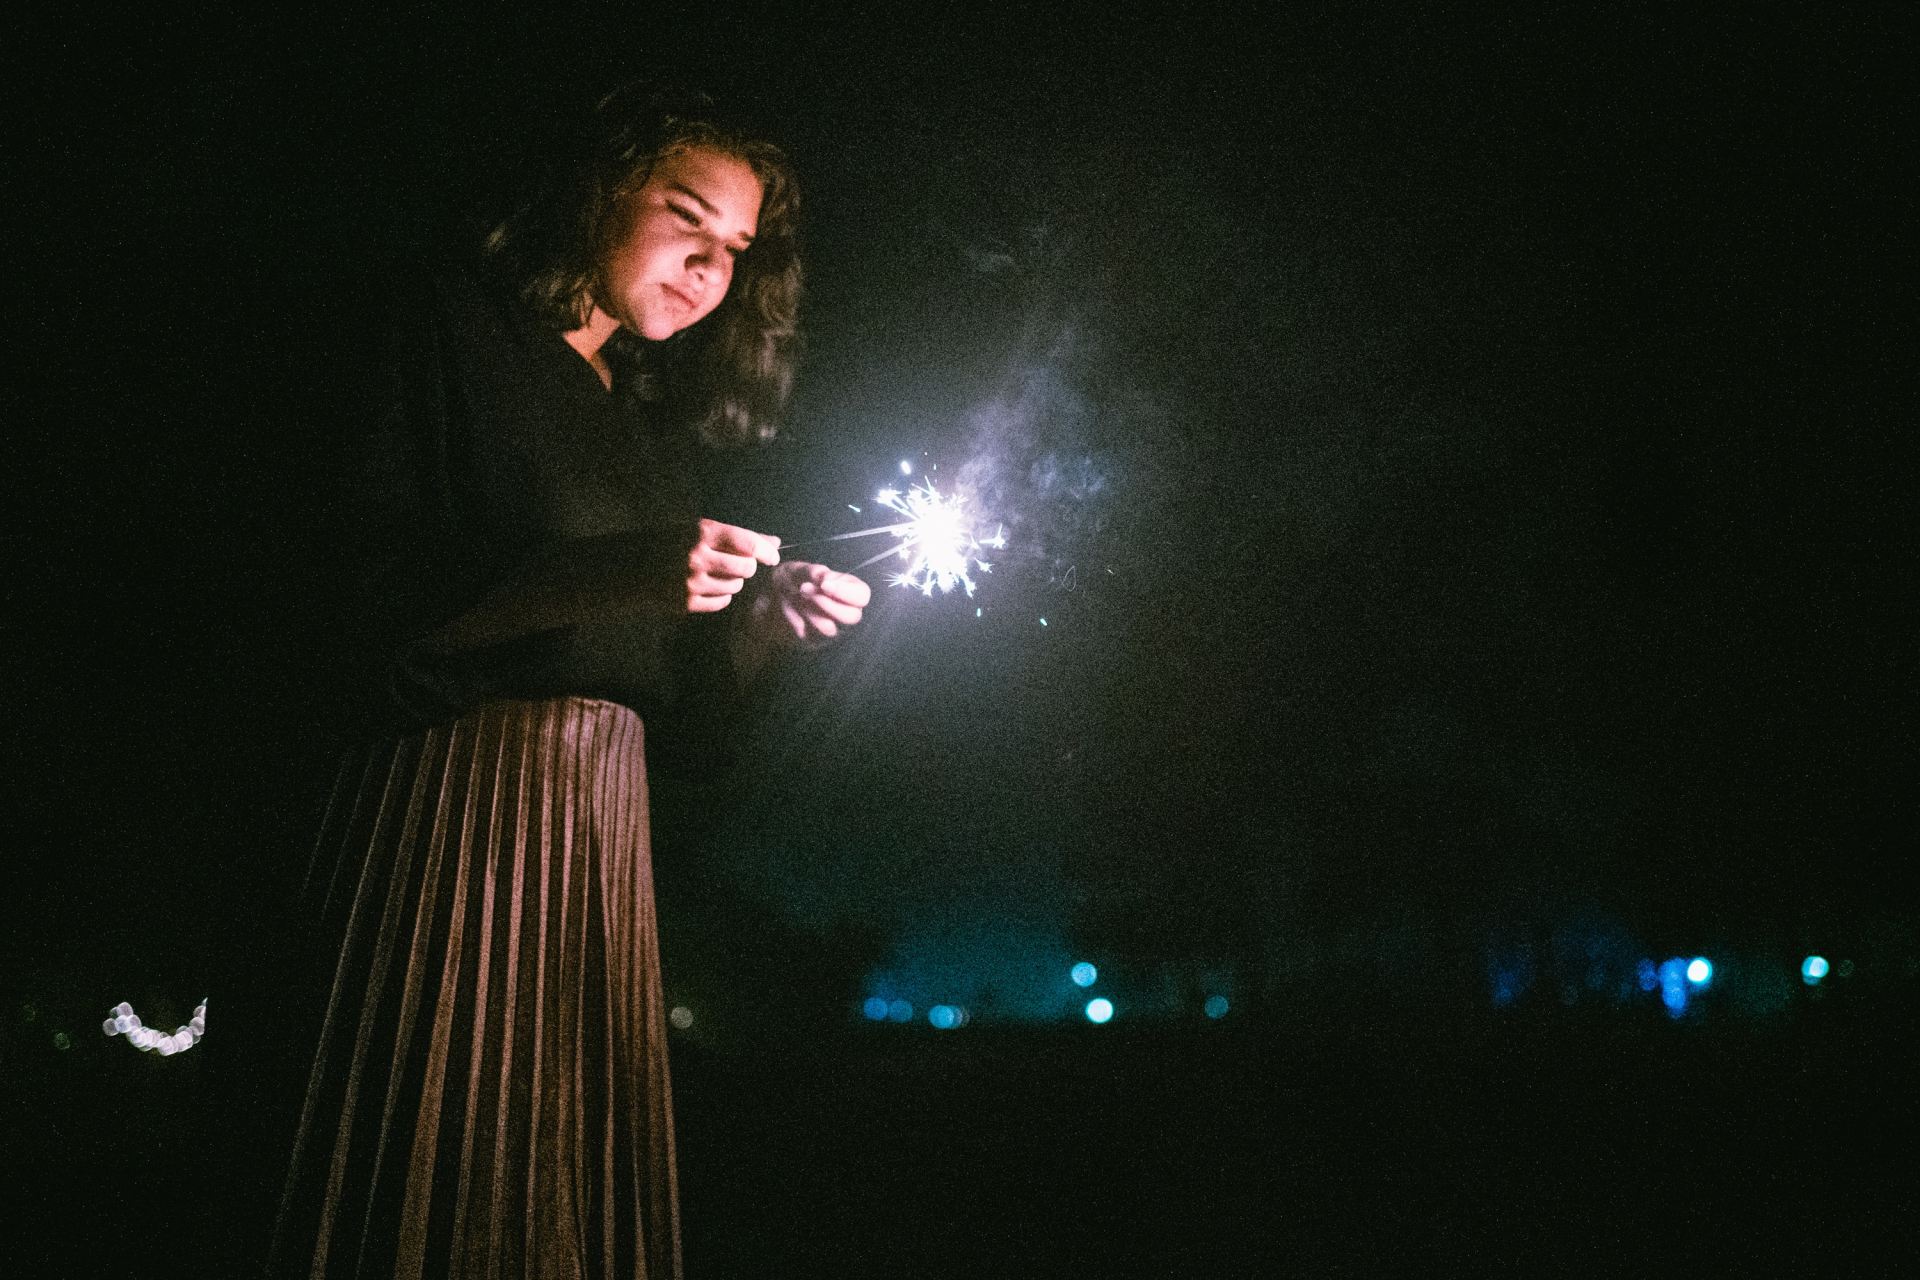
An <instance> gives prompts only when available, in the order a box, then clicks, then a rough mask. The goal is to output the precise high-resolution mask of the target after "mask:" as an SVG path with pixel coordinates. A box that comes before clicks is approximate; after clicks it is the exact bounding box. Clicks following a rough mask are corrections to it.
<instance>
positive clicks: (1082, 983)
mask: <svg viewBox="0 0 1920 1280" xmlns="http://www.w3.org/2000/svg"><path fill="white" fill-rule="evenodd" d="M1067 976H1068V977H1070V978H1072V979H1073V985H1074V986H1076V987H1090V986H1092V985H1093V984H1094V983H1096V982H1098V981H1099V980H1100V971H1099V970H1098V969H1096V968H1094V967H1093V966H1092V965H1090V964H1088V963H1087V962H1086V961H1085V960H1082V961H1081V962H1080V963H1079V964H1076V965H1075V966H1073V968H1072V969H1071V970H1069V971H1068V974H1067Z"/></svg>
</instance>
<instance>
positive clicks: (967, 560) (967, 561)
mask: <svg viewBox="0 0 1920 1280" xmlns="http://www.w3.org/2000/svg"><path fill="white" fill-rule="evenodd" d="M874 500H875V501H876V502H878V503H880V504H881V505H882V506H884V507H886V508H887V509H888V510H890V511H897V512H899V513H900V514H901V515H902V516H904V517H906V518H905V519H903V520H895V521H893V522H892V523H890V524H877V525H874V526H873V527H872V528H871V529H855V530H854V531H853V532H852V533H836V534H834V535H832V536H831V537H826V538H814V539H809V540H808V541H807V542H796V543H785V544H782V547H781V550H783V551H785V550H788V549H790V548H792V547H797V546H805V545H808V542H847V541H849V540H851V539H854V538H873V537H878V536H879V535H880V534H883V533H890V534H892V535H893V536H894V545H893V546H891V547H888V548H887V549H886V550H885V551H882V552H880V553H879V554H878V555H874V556H869V557H868V558H867V559H865V560H862V561H861V562H860V563H859V564H857V565H855V566H853V568H854V571H855V572H858V571H859V570H861V569H864V568H866V567H867V566H868V565H873V564H878V563H879V562H880V561H882V560H885V559H887V558H888V557H890V556H898V557H900V558H901V559H903V560H906V561H908V565H907V568H906V569H905V570H904V571H902V572H899V573H893V574H889V575H888V577H887V581H888V582H889V583H891V584H892V585H894V586H896V587H912V588H914V589H915V590H917V591H919V592H920V593H921V594H922V595H928V596H930V595H932V594H933V593H934V591H935V590H936V589H938V590H940V591H943V592H944V591H951V590H953V589H954V588H955V587H965V588H966V591H967V594H968V595H969V596H971V595H972V594H973V591H974V587H975V586H976V585H977V584H976V583H975V582H974V580H973V575H974V574H975V573H992V572H993V564H992V562H991V561H988V560H986V559H984V558H982V556H981V555H980V553H981V552H982V551H985V550H988V549H991V550H995V551H998V550H1001V549H1003V548H1004V547H1005V546H1006V545H1007V531H1006V528H1005V526H1001V527H999V528H997V529H996V530H995V531H994V534H993V536H992V537H991V538H981V537H979V536H978V535H977V534H975V533H974V531H973V529H972V527H971V526H970V525H969V524H968V523H967V520H966V517H965V515H964V514H963V512H962V507H963V506H964V505H965V503H966V499H964V498H962V497H960V496H958V495H955V496H952V497H949V496H947V495H946V494H943V493H941V492H940V491H939V490H938V489H936V488H935V487H934V484H933V481H931V480H922V481H921V482H920V483H919V484H916V485H914V486H913V487H911V488H910V489H908V490H907V491H906V492H905V493H902V492H900V491H899V490H898V489H882V490H881V491H880V492H879V494H878V495H876V497H875V499H874ZM848 506H849V507H852V509H853V510H855V511H858V510H859V509H860V508H858V507H853V506H852V504H851V503H849V504H848Z"/></svg>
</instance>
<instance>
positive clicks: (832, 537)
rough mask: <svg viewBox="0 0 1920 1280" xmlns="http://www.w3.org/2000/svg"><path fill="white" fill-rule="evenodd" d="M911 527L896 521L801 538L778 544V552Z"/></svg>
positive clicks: (868, 536) (905, 521)
mask: <svg viewBox="0 0 1920 1280" xmlns="http://www.w3.org/2000/svg"><path fill="white" fill-rule="evenodd" d="M912 525H913V522H912V521H911V520H896V521H895V522H894V523H892V524H877V525H875V526H873V528H871V529H855V530H854V531H853V532H852V533H834V534H828V535H827V536H826V537H822V538H802V539H801V540H800V541H798V542H783V543H781V544H780V550H781V551H782V552H786V551H789V550H791V549H793V548H794V547H811V546H817V545H818V544H820V543H822V542H847V541H850V540H851V539H854V538H871V537H873V536H875V535H876V534H882V533H899V532H900V531H901V530H902V529H907V528H911V527H912Z"/></svg>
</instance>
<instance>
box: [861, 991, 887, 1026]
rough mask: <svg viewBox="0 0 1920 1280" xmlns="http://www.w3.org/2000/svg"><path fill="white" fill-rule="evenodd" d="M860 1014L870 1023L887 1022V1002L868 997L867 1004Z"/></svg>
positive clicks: (875, 997) (878, 998)
mask: <svg viewBox="0 0 1920 1280" xmlns="http://www.w3.org/2000/svg"><path fill="white" fill-rule="evenodd" d="M860 1012H861V1014H862V1015H863V1016H864V1017H865V1018H866V1020H867V1021H868V1022H885V1021H886V1020H887V1002H886V1001H885V1000H883V999H881V998H880V997H879V996H868V997H867V1000H866V1003H865V1004H863V1005H861V1006H860Z"/></svg>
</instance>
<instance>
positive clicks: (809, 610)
mask: <svg viewBox="0 0 1920 1280" xmlns="http://www.w3.org/2000/svg"><path fill="white" fill-rule="evenodd" d="M872 598H873V590H872V588H870V587H868V586H867V584H866V583H865V582H863V581H861V580H860V579H859V578H856V577H855V576H853V575H852V574H850V573H840V572H838V571H836V570H833V569H830V568H828V567H827V566H826V565H824V564H812V563H810V562H808V561H805V560H786V561H782V562H781V563H780V564H779V565H777V566H775V567H774V570H773V572H772V574H770V575H769V581H768V582H767V586H766V589H765V590H763V591H762V592H761V593H760V595H759V597H758V598H757V599H755V600H754V602H753V621H754V629H755V630H756V631H759V632H761V634H762V635H763V636H764V638H765V639H766V640H768V641H770V642H771V643H772V644H773V645H774V646H775V647H780V648H798V649H817V648H819V647H820V646H821V645H823V644H826V643H828V642H829V641H831V640H833V639H834V638H835V637H836V636H838V635H839V634H840V633H841V632H842V631H844V630H846V629H847V628H848V627H851V626H856V625H858V623H859V621H860V617H861V615H862V614H863V613H864V612H865V611H866V607H867V602H868V601H869V600H871V599H872Z"/></svg>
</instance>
